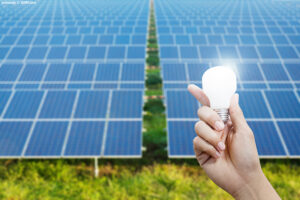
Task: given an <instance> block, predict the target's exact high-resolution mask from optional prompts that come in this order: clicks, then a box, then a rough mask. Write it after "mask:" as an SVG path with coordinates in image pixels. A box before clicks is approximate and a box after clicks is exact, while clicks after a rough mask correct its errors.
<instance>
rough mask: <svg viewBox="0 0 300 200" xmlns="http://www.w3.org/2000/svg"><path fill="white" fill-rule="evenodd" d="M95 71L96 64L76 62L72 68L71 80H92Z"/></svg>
mask: <svg viewBox="0 0 300 200" xmlns="http://www.w3.org/2000/svg"><path fill="white" fill-rule="evenodd" d="M94 71H95V65H94V64H75V65H74V67H73V70H72V75H71V81H92V80H93V77H94Z"/></svg>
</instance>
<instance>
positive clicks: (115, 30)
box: [0, 25, 147, 35]
mask: <svg viewBox="0 0 300 200" xmlns="http://www.w3.org/2000/svg"><path fill="white" fill-rule="evenodd" d="M0 33H1V34H7V35H16V34H21V33H22V34H36V35H42V34H49V33H53V34H62V33H65V34H77V33H78V34H79V33H80V34H126V33H130V34H131V33H135V34H139V33H144V34H145V33H147V26H108V27H103V26H92V27H91V26H82V27H78V26H73V25H72V26H65V27H62V26H39V27H37V26H26V27H19V26H18V27H17V28H9V27H2V28H0Z"/></svg>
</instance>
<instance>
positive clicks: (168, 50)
mask: <svg viewBox="0 0 300 200" xmlns="http://www.w3.org/2000/svg"><path fill="white" fill-rule="evenodd" d="M160 57H161V58H178V50H177V47H170V46H165V47H160Z"/></svg>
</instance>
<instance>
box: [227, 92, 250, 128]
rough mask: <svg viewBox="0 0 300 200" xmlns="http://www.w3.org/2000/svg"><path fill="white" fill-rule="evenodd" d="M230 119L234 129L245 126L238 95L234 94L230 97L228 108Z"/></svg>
mask: <svg viewBox="0 0 300 200" xmlns="http://www.w3.org/2000/svg"><path fill="white" fill-rule="evenodd" d="M229 114H230V119H231V121H232V125H233V127H234V128H235V130H238V129H241V128H244V127H247V122H246V120H245V117H244V114H243V111H242V109H241V107H240V106H239V95H238V94H234V95H233V96H232V98H231V104H230V108H229Z"/></svg>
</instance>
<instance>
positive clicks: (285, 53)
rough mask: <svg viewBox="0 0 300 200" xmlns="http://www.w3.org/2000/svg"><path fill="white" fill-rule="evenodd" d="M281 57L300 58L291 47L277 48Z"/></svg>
mask: <svg viewBox="0 0 300 200" xmlns="http://www.w3.org/2000/svg"><path fill="white" fill-rule="evenodd" d="M277 49H278V52H279V54H280V56H281V57H282V58H283V59H284V58H292V59H293V58H294V59H296V58H299V57H298V55H297V53H296V52H295V50H294V49H293V47H290V46H278V47H277Z"/></svg>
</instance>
